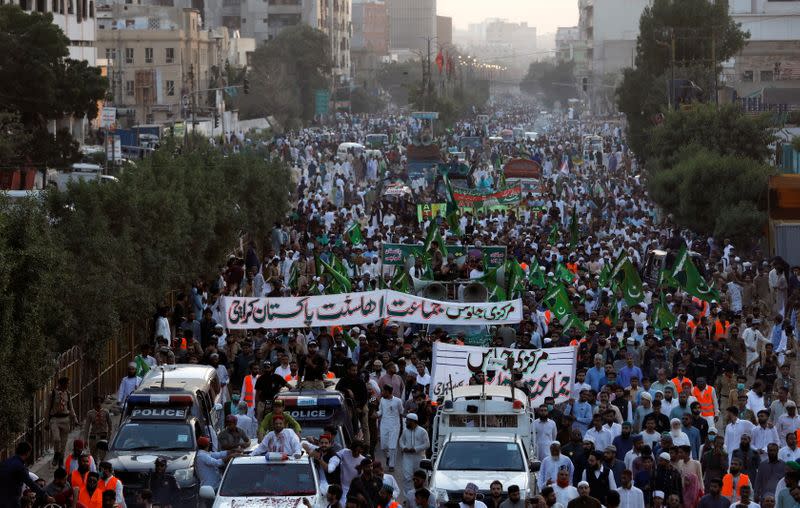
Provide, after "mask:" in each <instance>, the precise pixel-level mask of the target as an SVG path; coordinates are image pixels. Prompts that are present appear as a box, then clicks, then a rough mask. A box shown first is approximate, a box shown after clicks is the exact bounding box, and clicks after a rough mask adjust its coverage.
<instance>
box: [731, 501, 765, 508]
mask: <svg viewBox="0 0 800 508" xmlns="http://www.w3.org/2000/svg"><path fill="white" fill-rule="evenodd" d="M740 505H741V503H733V504H731V508H739V506H740ZM747 508H761V505H760V504H758V503H754V502H752V501H750V504H748V505H747Z"/></svg>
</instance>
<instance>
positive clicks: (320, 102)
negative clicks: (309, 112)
mask: <svg viewBox="0 0 800 508" xmlns="http://www.w3.org/2000/svg"><path fill="white" fill-rule="evenodd" d="M330 102H331V92H330V90H317V91H315V92H314V114H315V115H327V114H328V109H329V108H330Z"/></svg>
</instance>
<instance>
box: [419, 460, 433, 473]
mask: <svg viewBox="0 0 800 508" xmlns="http://www.w3.org/2000/svg"><path fill="white" fill-rule="evenodd" d="M419 468H420V469H423V470H425V471H433V463H432V462H431V459H422V460H420V461H419Z"/></svg>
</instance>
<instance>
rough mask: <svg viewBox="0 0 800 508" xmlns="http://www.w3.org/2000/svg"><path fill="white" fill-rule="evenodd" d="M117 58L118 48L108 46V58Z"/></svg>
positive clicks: (109, 59) (111, 59) (110, 59)
mask: <svg viewBox="0 0 800 508" xmlns="http://www.w3.org/2000/svg"><path fill="white" fill-rule="evenodd" d="M116 59H117V50H116V49H114V48H106V60H108V61H110V62H113V61H114V60H116Z"/></svg>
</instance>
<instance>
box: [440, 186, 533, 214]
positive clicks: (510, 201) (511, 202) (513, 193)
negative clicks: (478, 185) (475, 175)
mask: <svg viewBox="0 0 800 508" xmlns="http://www.w3.org/2000/svg"><path fill="white" fill-rule="evenodd" d="M453 198H454V199H455V200H456V203H457V204H458V206H459V207H462V208H492V207H516V206H519V202H520V199H522V187H521V186H519V185H515V186H511V187H504V188H502V189H497V190H489V191H486V190H480V189H462V188H458V187H454V188H453Z"/></svg>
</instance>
